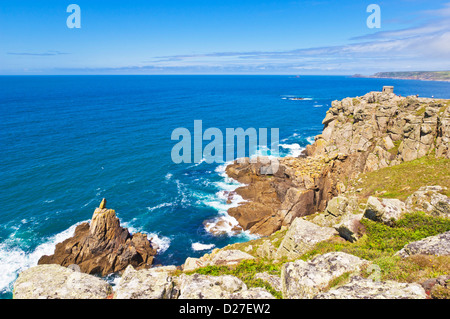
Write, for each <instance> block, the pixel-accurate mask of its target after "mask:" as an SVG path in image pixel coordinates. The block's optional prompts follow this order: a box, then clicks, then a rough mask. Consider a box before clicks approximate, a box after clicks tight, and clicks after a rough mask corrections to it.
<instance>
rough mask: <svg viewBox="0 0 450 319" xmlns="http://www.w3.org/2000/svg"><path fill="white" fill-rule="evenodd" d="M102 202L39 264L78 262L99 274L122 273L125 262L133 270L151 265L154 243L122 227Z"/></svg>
mask: <svg viewBox="0 0 450 319" xmlns="http://www.w3.org/2000/svg"><path fill="white" fill-rule="evenodd" d="M105 205H106V199H103V200H102V202H101V203H100V206H99V207H98V208H96V209H95V211H94V214H93V216H92V220H91V223H90V224H89V223H83V224H81V225H79V226H78V227H77V228H76V229H75V233H74V236H73V237H71V238H69V239H66V240H65V241H63V242H62V243H59V244H57V245H56V248H55V252H54V254H53V255H51V256H42V257H41V258H40V259H39V262H38V264H39V265H41V264H59V265H61V266H65V267H68V266H71V265H77V266H78V267H80V270H81V271H82V272H85V273H88V274H99V275H102V276H105V275H108V274H110V273H115V272H121V271H123V270H125V268H126V267H127V266H128V265H132V266H133V267H134V268H136V269H142V268H150V267H151V265H152V262H153V256H154V255H156V252H157V246H156V245H154V244H153V243H152V242H151V241H150V240H148V239H147V235H145V234H142V233H136V234H133V235H132V234H130V233H129V231H128V229H126V228H123V227H121V226H120V221H119V219H118V218H117V217H116V212H115V211H114V210H113V209H107V208H106V207H105Z"/></svg>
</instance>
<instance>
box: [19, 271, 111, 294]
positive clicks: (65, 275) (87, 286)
mask: <svg viewBox="0 0 450 319" xmlns="http://www.w3.org/2000/svg"><path fill="white" fill-rule="evenodd" d="M111 292H112V287H111V286H110V285H109V284H108V283H107V282H105V281H103V280H101V279H100V278H97V277H95V276H92V275H88V274H84V273H81V272H78V271H75V270H72V269H70V268H66V267H62V266H59V265H39V266H35V267H32V268H29V269H27V270H25V271H23V272H21V273H20V274H19V277H18V278H17V280H16V281H15V283H14V296H13V298H14V299H106V298H107V297H108V296H109V295H110V294H111Z"/></svg>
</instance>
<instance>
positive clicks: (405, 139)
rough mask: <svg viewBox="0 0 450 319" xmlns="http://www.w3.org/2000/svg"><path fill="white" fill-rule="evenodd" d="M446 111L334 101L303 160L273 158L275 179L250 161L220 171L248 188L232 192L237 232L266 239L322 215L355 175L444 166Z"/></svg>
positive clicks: (401, 102) (376, 95)
mask: <svg viewBox="0 0 450 319" xmlns="http://www.w3.org/2000/svg"><path fill="white" fill-rule="evenodd" d="M448 106H449V101H448V100H440V99H428V98H417V97H414V96H409V97H400V96H397V95H395V94H394V93H389V92H369V93H367V94H366V95H364V96H361V97H356V98H345V99H343V100H342V101H333V103H332V106H331V108H330V109H329V110H328V112H327V114H326V116H325V119H324V120H323V124H324V130H323V132H322V134H321V135H318V136H316V137H315V142H314V143H313V144H312V145H308V146H307V148H306V151H305V152H304V154H303V156H300V157H298V158H292V157H286V158H280V159H279V163H278V164H279V165H278V169H277V170H276V171H275V170H273V169H272V166H273V165H272V164H271V165H270V168H264V169H261V168H262V167H265V166H267V164H264V163H259V162H258V163H251V161H250V160H249V159H246V160H242V161H239V162H238V161H237V162H235V163H234V164H232V165H229V166H228V167H227V170H226V172H227V174H228V176H230V177H231V178H234V179H236V180H238V181H239V182H242V183H244V184H248V185H247V186H245V187H241V188H240V189H238V190H237V193H239V194H240V195H241V196H242V197H243V198H244V199H245V200H247V202H246V203H244V204H242V205H239V206H238V207H235V208H232V209H230V210H229V214H230V215H231V216H233V217H235V218H236V219H237V220H238V222H239V224H240V225H241V226H242V227H243V229H244V230H249V231H250V232H251V233H256V234H260V235H263V236H267V235H270V234H272V233H273V232H275V231H277V230H279V229H280V228H281V227H282V226H289V225H290V224H291V223H292V222H293V221H294V220H295V218H297V217H302V216H306V215H310V214H313V213H316V212H322V211H324V209H325V208H326V207H327V203H328V202H329V201H330V200H331V199H332V198H333V197H336V196H338V195H339V194H341V193H342V192H343V191H344V188H343V185H344V184H343V183H342V181H344V180H346V179H348V178H350V179H352V178H355V177H356V176H357V175H358V174H360V173H362V172H370V171H374V170H377V169H380V168H383V167H388V166H392V165H397V164H400V163H401V162H404V161H411V160H414V159H417V158H419V157H422V156H424V155H430V154H433V153H435V156H436V157H446V158H450V146H449V145H450V107H448ZM262 172H263V173H262ZM444 206H445V205H444ZM446 207H447V206H446ZM341 210H342V209H341ZM329 215H330V216H331V214H329ZM394 218H395V217H394ZM324 226H325V225H324ZM327 226H331V225H327Z"/></svg>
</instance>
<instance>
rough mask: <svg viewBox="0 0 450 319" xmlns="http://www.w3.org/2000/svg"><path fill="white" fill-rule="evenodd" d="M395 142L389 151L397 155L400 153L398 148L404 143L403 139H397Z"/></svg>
mask: <svg viewBox="0 0 450 319" xmlns="http://www.w3.org/2000/svg"><path fill="white" fill-rule="evenodd" d="M393 143H394V147H393V148H391V149H389V150H388V152H389V153H391V154H392V155H397V154H398V149H399V148H400V144H402V141H400V140H399V141H395V142H393Z"/></svg>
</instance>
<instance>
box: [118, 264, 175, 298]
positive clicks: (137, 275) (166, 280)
mask: <svg viewBox="0 0 450 319" xmlns="http://www.w3.org/2000/svg"><path fill="white" fill-rule="evenodd" d="M175 269H176V267H173V268H172V267H170V268H167V267H161V268H151V269H142V270H135V269H134V268H133V266H131V265H129V266H128V267H127V268H126V269H125V271H124V273H123V274H122V277H121V278H120V281H119V283H118V285H117V286H116V288H115V294H114V299H170V298H171V297H172V293H173V281H172V277H171V275H170V274H171V272H173V271H174V270H175Z"/></svg>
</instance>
